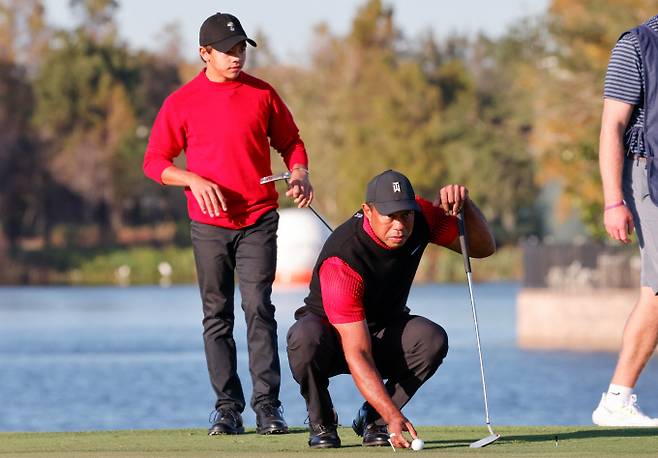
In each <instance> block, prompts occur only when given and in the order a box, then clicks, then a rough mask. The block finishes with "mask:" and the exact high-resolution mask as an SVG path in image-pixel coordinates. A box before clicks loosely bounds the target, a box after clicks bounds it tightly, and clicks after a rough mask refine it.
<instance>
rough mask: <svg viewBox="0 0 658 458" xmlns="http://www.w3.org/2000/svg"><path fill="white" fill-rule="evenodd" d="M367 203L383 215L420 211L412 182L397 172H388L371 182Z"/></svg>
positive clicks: (367, 193)
mask: <svg viewBox="0 0 658 458" xmlns="http://www.w3.org/2000/svg"><path fill="white" fill-rule="evenodd" d="M366 202H369V203H372V204H374V205H375V208H376V209H377V211H378V212H379V213H381V214H382V215H390V214H392V213H395V212H399V211H404V210H416V211H420V207H419V206H418V203H417V202H416V193H414V188H413V187H412V186H411V182H410V181H409V179H408V178H407V177H405V176H404V175H402V174H401V173H400V172H396V171H395V170H387V171H385V172H382V173H380V174H379V175H377V176H376V177H375V178H373V179H372V180H370V183H368V190H367V191H366Z"/></svg>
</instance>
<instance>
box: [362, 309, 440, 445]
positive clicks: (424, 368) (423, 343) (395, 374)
mask: <svg viewBox="0 0 658 458" xmlns="http://www.w3.org/2000/svg"><path fill="white" fill-rule="evenodd" d="M372 353H373V357H374V359H375V364H376V365H377V369H378V370H379V372H380V374H381V376H382V377H383V378H384V379H386V380H387V381H386V384H385V386H386V390H387V391H388V393H389V394H390V396H391V399H392V400H393V403H394V404H395V405H396V406H397V407H398V408H399V409H400V410H401V409H402V407H404V406H405V405H406V404H407V402H409V400H410V399H411V398H412V396H413V395H414V394H415V393H416V391H418V389H419V388H420V387H421V386H422V385H423V383H425V382H426V381H427V380H429V379H430V377H432V375H434V373H435V372H436V370H437V369H438V368H439V366H440V365H441V363H442V362H443V359H444V358H445V357H446V355H447V353H448V335H447V334H446V331H445V330H444V329H443V328H442V327H441V326H439V325H438V324H436V323H434V322H432V321H430V320H428V319H427V318H424V317H421V316H413V315H410V316H408V317H407V318H406V319H404V320H398V321H396V322H395V323H391V325H389V326H388V327H386V328H384V329H382V330H381V331H378V332H377V333H375V334H374V335H372ZM352 428H353V429H354V431H355V432H356V433H357V434H358V435H359V436H363V445H366V446H370V445H375V446H377V445H388V438H389V437H388V431H387V428H386V424H385V423H384V420H383V419H382V418H381V416H380V415H379V413H377V411H376V410H375V409H373V408H372V407H370V405H369V404H368V403H367V402H366V403H364V404H363V406H362V407H361V409H360V410H359V412H358V413H357V416H356V418H355V419H354V422H353V423H352Z"/></svg>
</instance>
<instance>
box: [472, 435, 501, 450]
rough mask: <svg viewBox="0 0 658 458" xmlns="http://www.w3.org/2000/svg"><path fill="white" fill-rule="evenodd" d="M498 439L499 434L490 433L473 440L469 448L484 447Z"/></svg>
mask: <svg viewBox="0 0 658 458" xmlns="http://www.w3.org/2000/svg"><path fill="white" fill-rule="evenodd" d="M498 439H500V434H495V433H494V434H491V435H490V436H487V437H484V438H482V439H480V440H479V441H476V442H473V443H472V444H471V445H469V447H470V448H482V447H486V446H487V445H489V444H493V443H494V442H496V441H497V440H498Z"/></svg>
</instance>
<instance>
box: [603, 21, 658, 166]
mask: <svg viewBox="0 0 658 458" xmlns="http://www.w3.org/2000/svg"><path fill="white" fill-rule="evenodd" d="M645 24H646V25H648V26H649V27H651V29H652V30H654V31H655V32H657V33H658V15H657V16H654V17H652V18H651V19H649V20H648V21H647V22H645ZM603 97H604V98H606V99H614V100H619V101H621V102H626V103H628V104H631V105H634V109H633V113H632V114H631V119H630V121H629V123H628V126H627V127H626V132H625V134H624V144H625V145H626V148H627V149H628V154H630V155H632V154H640V155H644V154H645V150H644V143H643V141H642V139H643V137H642V135H641V134H640V132H641V131H642V129H643V128H644V66H643V65H642V58H641V53H640V43H639V41H638V39H637V36H636V35H635V34H634V33H625V34H624V35H623V36H622V37H621V38H620V39H619V41H617V44H616V45H615V47H614V48H613V50H612V55H611V57H610V63H609V64H608V71H607V73H606V75H605V88H604V91H603Z"/></svg>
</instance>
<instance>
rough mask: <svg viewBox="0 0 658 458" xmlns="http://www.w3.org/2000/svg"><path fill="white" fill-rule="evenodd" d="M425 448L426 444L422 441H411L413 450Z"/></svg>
mask: <svg viewBox="0 0 658 458" xmlns="http://www.w3.org/2000/svg"><path fill="white" fill-rule="evenodd" d="M423 448H425V442H423V440H422V439H414V440H412V441H411V449H412V450H422V449H423Z"/></svg>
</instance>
